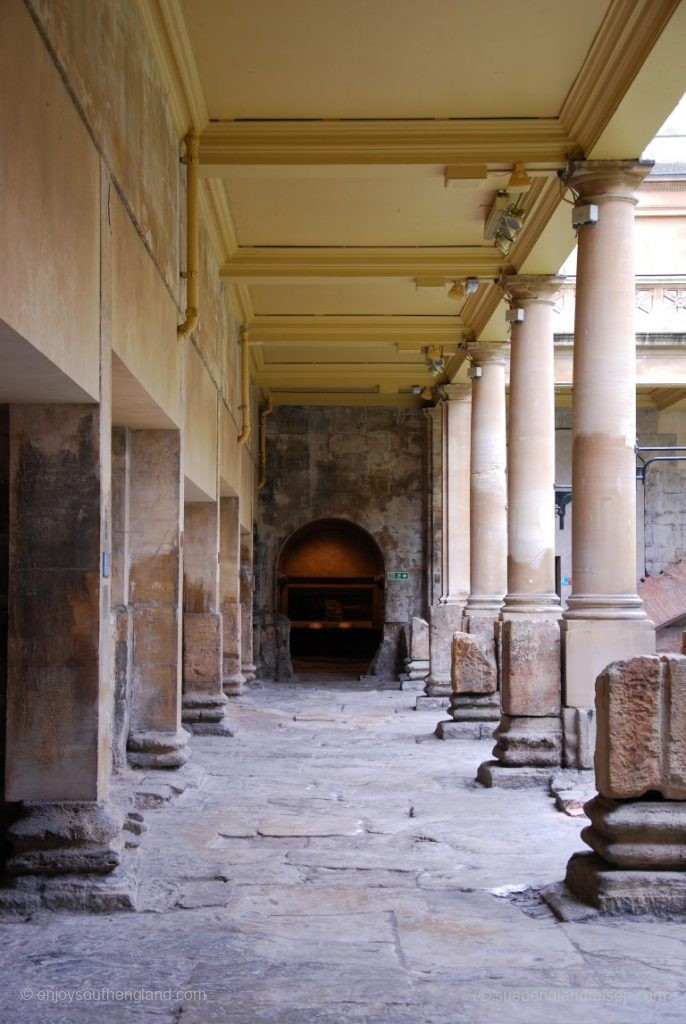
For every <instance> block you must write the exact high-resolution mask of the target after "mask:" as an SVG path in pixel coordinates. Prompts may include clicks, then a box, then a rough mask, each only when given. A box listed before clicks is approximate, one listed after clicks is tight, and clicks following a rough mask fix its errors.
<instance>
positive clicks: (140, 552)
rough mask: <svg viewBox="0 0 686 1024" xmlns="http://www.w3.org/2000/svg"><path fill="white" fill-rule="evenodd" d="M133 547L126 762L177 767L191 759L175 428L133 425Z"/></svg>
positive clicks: (180, 487) (179, 471)
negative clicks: (184, 696)
mask: <svg viewBox="0 0 686 1024" xmlns="http://www.w3.org/2000/svg"><path fill="white" fill-rule="evenodd" d="M129 459H130V462H129V473H130V499H129V516H130V522H129V552H130V561H131V564H130V582H129V585H130V593H129V600H130V604H131V610H132V617H133V664H132V687H131V731H130V733H129V743H128V747H129V761H130V763H131V764H133V765H135V766H137V767H144V768H178V767H179V766H180V765H182V764H184V763H185V762H186V760H187V758H188V753H187V751H186V744H187V743H188V733H187V732H186V730H185V729H183V728H182V727H181V621H182V620H181V616H182V609H181V582H182V562H181V527H182V516H183V473H182V466H181V436H180V433H179V431H178V430H132V431H131V433H130V444H129Z"/></svg>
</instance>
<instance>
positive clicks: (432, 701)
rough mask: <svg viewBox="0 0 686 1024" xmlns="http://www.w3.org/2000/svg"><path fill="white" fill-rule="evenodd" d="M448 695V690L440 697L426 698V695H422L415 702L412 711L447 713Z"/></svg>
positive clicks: (449, 692)
mask: <svg viewBox="0 0 686 1024" xmlns="http://www.w3.org/2000/svg"><path fill="white" fill-rule="evenodd" d="M450 694H451V691H450V690H448V693H446V694H445V695H444V696H441V697H433V696H427V695H426V693H422V694H420V695H419V696H418V697H417V699H416V700H415V702H414V709H415V711H445V712H446V713H447V711H448V708H449V706H450Z"/></svg>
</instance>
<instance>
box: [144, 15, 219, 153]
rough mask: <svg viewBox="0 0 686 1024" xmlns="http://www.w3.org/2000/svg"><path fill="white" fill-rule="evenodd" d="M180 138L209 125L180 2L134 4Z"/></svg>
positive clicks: (191, 45)
mask: <svg viewBox="0 0 686 1024" xmlns="http://www.w3.org/2000/svg"><path fill="white" fill-rule="evenodd" d="M135 2H136V5H137V7H138V11H139V14H140V16H141V21H142V23H143V27H144V29H145V32H146V35H147V37H148V42H149V44H150V47H151V49H152V52H153V55H154V57H155V60H156V61H157V66H158V68H159V71H160V75H161V77H162V83H163V86H164V88H165V91H166V92H167V98H168V101H169V107H170V110H171V114H172V118H173V120H174V126H175V128H176V132H177V135H178V136H179V138H183V136H184V135H185V134H186V133H187V132H188V131H189V129H190V128H194V129H195V130H196V131H199V132H200V131H202V130H203V129H204V128H205V126H206V125H207V123H208V122H209V113H208V110H207V104H206V102H205V97H204V94H203V90H202V85H201V84H200V76H199V74H198V67H197V64H196V61H195V54H194V52H193V44H192V43H191V38H190V35H189V32H188V27H187V25H186V18H185V15H184V12H183V5H182V3H181V0H135Z"/></svg>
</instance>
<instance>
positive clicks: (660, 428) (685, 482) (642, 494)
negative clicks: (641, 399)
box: [638, 409, 686, 575]
mask: <svg viewBox="0 0 686 1024" xmlns="http://www.w3.org/2000/svg"><path fill="white" fill-rule="evenodd" d="M638 438H639V444H641V445H645V446H648V445H654V446H657V445H664V444H667V445H686V412H682V411H675V412H670V411H669V410H666V411H665V412H658V411H657V410H656V409H639V410H638ZM660 454H665V455H669V454H674V455H686V452H674V453H670V452H664V453H662V452H652V453H646V455H645V456H644V458H650V456H651V455H660ZM638 498H639V513H642V515H643V522H644V524H645V571H646V572H647V573H650V574H651V575H654V574H655V573H658V572H660V570H661V569H664V568H666V567H667V566H668V565H672V564H673V563H674V562H678V561H680V560H681V559H682V558H686V500H685V498H686V462H662V463H654V464H653V465H652V466H651V467H650V468H649V470H648V473H647V475H646V484H645V490H643V488H642V487H641V485H640V484H639V489H638ZM640 569H641V566H640V563H639V570H640Z"/></svg>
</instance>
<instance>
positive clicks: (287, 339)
mask: <svg viewBox="0 0 686 1024" xmlns="http://www.w3.org/2000/svg"><path fill="white" fill-rule="evenodd" d="M249 328H250V330H249V343H250V345H260V346H262V345H318V344H320V343H321V344H327V343H331V344H351V345H353V344H358V345H359V344H379V343H386V344H390V345H397V346H398V348H399V349H401V347H403V346H406V345H409V346H411V347H412V348H416V347H418V346H419V347H421V346H423V345H455V344H457V343H458V342H459V341H460V340H461V338H462V336H463V334H464V328H463V326H462V325H461V323H460V321H459V320H458V318H457V317H450V316H354V315H353V316H280V315H272V316H268V315H259V316H255V317H254V318H253V319H252V321H251V322H250V325H249Z"/></svg>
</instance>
